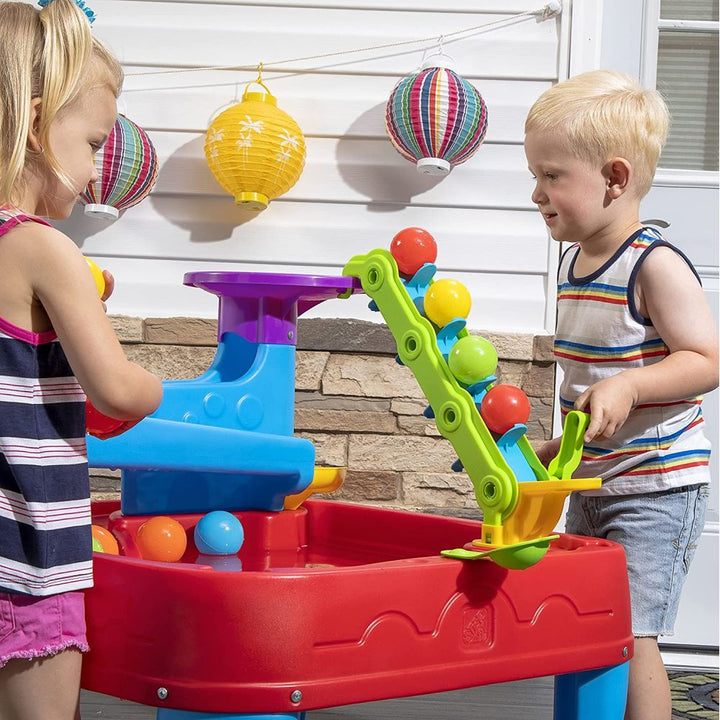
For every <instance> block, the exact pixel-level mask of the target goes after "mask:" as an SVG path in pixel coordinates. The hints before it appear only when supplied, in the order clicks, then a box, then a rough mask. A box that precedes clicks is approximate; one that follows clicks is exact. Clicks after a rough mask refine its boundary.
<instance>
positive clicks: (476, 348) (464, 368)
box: [448, 335, 498, 385]
mask: <svg viewBox="0 0 720 720" xmlns="http://www.w3.org/2000/svg"><path fill="white" fill-rule="evenodd" d="M497 363H498V356H497V351H496V350H495V347H494V346H493V344H492V343H491V342H490V341H489V340H486V339H485V338H484V337H480V336H479V335H466V336H465V337H462V338H460V339H459V340H458V341H457V342H456V343H455V344H454V345H453V346H452V349H451V350H450V354H449V355H448V367H449V368H450V372H451V373H452V374H453V375H454V376H455V377H456V378H457V379H458V380H459V381H460V382H461V383H463V384H464V385H473V384H474V383H476V382H479V381H480V380H484V379H485V378H486V377H489V376H490V375H492V374H493V373H494V372H495V368H496V367H497Z"/></svg>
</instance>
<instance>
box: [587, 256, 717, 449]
mask: <svg viewBox="0 0 720 720" xmlns="http://www.w3.org/2000/svg"><path fill="white" fill-rule="evenodd" d="M636 291H637V299H638V300H639V302H638V310H639V311H640V314H641V315H643V316H645V317H648V318H650V320H652V323H653V325H654V326H655V328H656V329H657V331H658V333H659V334H660V337H662V339H663V340H664V342H665V344H666V345H667V347H668V350H669V351H670V354H669V355H668V356H667V357H665V358H663V359H662V360H661V361H660V362H658V363H655V364H654V365H649V366H647V367H644V368H633V369H632V370H627V371H626V372H622V373H619V374H618V375H615V376H613V377H611V378H607V379H605V380H602V381H600V382H598V383H596V384H595V385H592V386H591V387H589V388H588V389H587V390H586V391H585V392H584V393H582V395H580V396H579V397H578V399H577V400H576V402H575V407H576V409H579V410H589V412H590V418H591V419H590V425H589V426H588V429H587V432H586V433H585V442H590V441H591V440H592V439H593V438H595V437H611V436H612V435H613V434H614V433H615V432H616V431H617V430H618V429H620V427H622V425H623V423H624V422H625V420H626V419H627V416H628V414H629V413H630V410H631V409H632V408H633V407H634V406H635V405H640V404H644V403H654V402H673V401H675V400H684V399H686V398H691V397H694V396H696V395H701V394H702V393H705V392H709V391H710V390H713V389H714V388H716V387H717V386H718V333H717V328H716V326H715V321H714V319H713V316H712V313H711V311H710V308H709V306H708V304H707V301H706V299H705V296H704V294H703V290H702V287H701V286H700V283H698V281H697V278H696V277H695V275H694V274H693V273H692V271H691V269H690V268H689V267H688V265H687V263H686V262H685V261H684V260H683V258H682V257H680V256H679V255H678V254H677V253H676V252H674V251H673V250H672V249H670V248H664V247H661V248H658V249H657V250H653V252H651V253H650V254H649V255H648V257H647V259H646V260H645V262H644V263H643V265H642V268H641V269H640V272H639V274H638V280H637V287H636Z"/></svg>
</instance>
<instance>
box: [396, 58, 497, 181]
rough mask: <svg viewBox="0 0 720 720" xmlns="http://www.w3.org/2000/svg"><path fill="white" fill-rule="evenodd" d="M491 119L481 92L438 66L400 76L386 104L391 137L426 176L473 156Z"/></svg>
mask: <svg viewBox="0 0 720 720" xmlns="http://www.w3.org/2000/svg"><path fill="white" fill-rule="evenodd" d="M487 122H488V114H487V107H486V106H485V101H484V100H483V99H482V97H481V95H480V93H479V92H478V91H477V90H476V89H475V88H474V87H473V86H472V85H471V84H470V83H469V82H468V81H467V80H465V79H463V78H462V77H460V76H459V75H458V74H457V73H456V72H454V71H453V70H451V69H450V68H447V67H441V66H438V65H433V66H425V67H423V68H422V69H421V70H419V71H418V72H416V73H414V74H413V75H410V76H409V77H406V78H403V79H402V80H400V82H399V83H398V84H397V85H396V86H395V89H394V90H393V91H392V94H391V95H390V99H389V100H388V101H387V105H386V107H385V129H386V130H387V134H388V137H389V138H390V142H391V143H392V144H393V146H394V147H395V149H396V150H397V151H398V152H399V153H400V154H401V155H402V156H403V157H404V158H407V159H408V160H411V161H413V162H415V163H416V165H417V169H418V172H420V173H422V174H424V175H446V174H447V173H449V172H450V170H451V168H452V167H454V166H455V165H459V164H460V163H463V162H465V161H466V160H467V159H468V158H470V157H471V156H472V155H473V154H474V153H475V151H476V150H477V149H478V148H479V147H480V144H481V143H482V141H483V140H484V139H485V133H486V132H487Z"/></svg>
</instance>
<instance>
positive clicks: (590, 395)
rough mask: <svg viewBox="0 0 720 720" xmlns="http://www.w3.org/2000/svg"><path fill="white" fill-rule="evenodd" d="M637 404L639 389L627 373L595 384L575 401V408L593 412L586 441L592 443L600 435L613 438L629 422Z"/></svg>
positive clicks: (586, 432)
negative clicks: (637, 391) (631, 412)
mask: <svg viewBox="0 0 720 720" xmlns="http://www.w3.org/2000/svg"><path fill="white" fill-rule="evenodd" d="M636 403H637V398H636V393H635V388H634V387H633V385H632V383H631V382H630V381H629V380H628V378H626V377H625V373H619V374H618V375H613V376H612V377H609V378H605V379H604V380H601V381H600V382H597V383H595V384H594V385H591V386H590V387H589V388H588V389H587V390H586V391H585V392H584V393H582V395H580V396H579V397H578V399H577V400H576V401H575V410H582V411H583V412H589V413H590V424H589V425H588V428H587V430H586V431H585V437H584V440H585V442H586V443H589V442H590V441H591V440H593V439H594V438H596V437H599V438H609V437H612V436H613V435H614V434H615V433H616V432H617V431H618V430H619V429H620V428H621V427H622V426H623V425H624V424H625V421H626V420H627V417H628V415H629V414H630V411H631V410H632V408H633V407H634V406H635V405H636Z"/></svg>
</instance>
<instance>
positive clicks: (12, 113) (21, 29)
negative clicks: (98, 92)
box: [0, 0, 123, 206]
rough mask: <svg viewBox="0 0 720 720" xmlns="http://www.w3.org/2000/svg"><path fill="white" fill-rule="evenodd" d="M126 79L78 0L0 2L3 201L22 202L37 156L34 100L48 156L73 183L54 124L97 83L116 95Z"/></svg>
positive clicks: (0, 182)
mask: <svg viewBox="0 0 720 720" xmlns="http://www.w3.org/2000/svg"><path fill="white" fill-rule="evenodd" d="M122 82H123V71H122V68H121V66H120V64H119V63H118V61H117V60H116V59H115V58H114V57H113V56H112V54H111V53H110V52H109V51H108V50H107V49H106V48H105V47H104V45H103V44H102V43H101V42H100V41H99V40H97V38H95V37H94V36H93V35H92V33H91V32H90V23H89V22H88V19H87V17H86V16H85V15H84V14H83V12H82V11H81V10H80V9H79V8H78V6H77V5H76V4H75V2H74V1H73V0H53V2H51V3H49V4H48V5H46V6H45V7H44V8H43V9H42V10H37V9H36V8H34V7H33V6H32V5H29V4H28V3H24V2H2V1H1V0H0V206H2V205H5V204H14V203H16V202H17V201H18V198H19V197H20V196H21V195H22V193H23V190H24V187H25V176H26V170H27V168H28V167H29V166H31V165H32V163H34V162H35V163H36V162H38V158H36V157H33V154H32V151H31V150H30V149H29V148H28V147H27V138H28V133H29V131H30V130H31V128H30V104H31V101H32V100H33V99H35V98H39V99H40V100H41V108H40V117H39V125H38V128H37V134H38V139H39V142H40V146H41V148H42V149H43V161H44V162H45V163H47V165H48V166H49V167H50V169H51V170H52V172H53V173H54V174H55V175H56V176H57V177H58V178H59V179H60V180H61V181H62V182H63V183H65V184H66V185H67V186H68V187H72V183H71V181H70V179H69V178H67V177H66V176H65V174H64V173H63V170H62V168H61V167H60V166H59V164H58V162H57V160H56V159H55V155H54V153H53V150H52V147H51V145H50V142H49V133H50V125H51V124H52V122H53V121H54V120H55V118H57V116H58V115H59V114H61V113H62V112H64V111H65V110H66V109H68V108H70V107H71V106H72V104H73V103H74V102H75V101H76V100H77V99H78V98H79V97H80V96H81V95H82V94H83V92H84V91H86V90H88V89H89V88H90V87H93V86H95V85H106V86H108V87H109V88H110V89H111V90H112V91H113V93H114V94H115V97H117V96H118V95H119V94H120V89H121V87H122Z"/></svg>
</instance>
